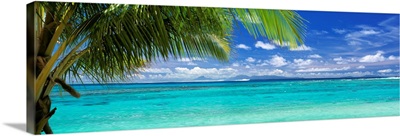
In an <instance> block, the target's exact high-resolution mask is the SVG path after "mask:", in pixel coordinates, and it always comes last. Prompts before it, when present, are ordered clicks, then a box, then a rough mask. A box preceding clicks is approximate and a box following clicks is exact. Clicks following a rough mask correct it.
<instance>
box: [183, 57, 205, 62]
mask: <svg viewBox="0 0 400 136" xmlns="http://www.w3.org/2000/svg"><path fill="white" fill-rule="evenodd" d="M194 60H196V61H201V60H203V59H202V58H198V57H193V58H179V59H178V61H179V62H191V61H194Z"/></svg>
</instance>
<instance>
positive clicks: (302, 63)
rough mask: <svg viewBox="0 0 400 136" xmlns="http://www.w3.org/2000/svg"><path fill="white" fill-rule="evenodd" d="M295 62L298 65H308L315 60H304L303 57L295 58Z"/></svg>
mask: <svg viewBox="0 0 400 136" xmlns="http://www.w3.org/2000/svg"><path fill="white" fill-rule="evenodd" d="M293 62H294V63H295V64H296V65H297V66H307V65H310V64H311V63H312V62H313V61H312V60H310V59H307V60H303V59H294V60H293Z"/></svg>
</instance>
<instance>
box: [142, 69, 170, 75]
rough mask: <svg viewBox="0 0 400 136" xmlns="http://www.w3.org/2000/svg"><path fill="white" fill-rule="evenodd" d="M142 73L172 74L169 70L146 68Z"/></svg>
mask: <svg viewBox="0 0 400 136" xmlns="http://www.w3.org/2000/svg"><path fill="white" fill-rule="evenodd" d="M142 72H143V73H161V74H162V73H172V71H171V69H169V68H146V69H144V70H143V71H142Z"/></svg>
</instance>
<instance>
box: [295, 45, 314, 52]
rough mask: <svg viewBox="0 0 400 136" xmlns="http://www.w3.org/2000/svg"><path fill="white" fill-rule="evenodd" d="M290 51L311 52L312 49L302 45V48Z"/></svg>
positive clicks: (298, 47)
mask: <svg viewBox="0 0 400 136" xmlns="http://www.w3.org/2000/svg"><path fill="white" fill-rule="evenodd" d="M290 50H291V51H311V50H312V48H311V47H309V46H306V45H304V44H302V45H300V46H297V48H291V49H290Z"/></svg>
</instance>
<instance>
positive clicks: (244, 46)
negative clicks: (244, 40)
mask: <svg viewBox="0 0 400 136" xmlns="http://www.w3.org/2000/svg"><path fill="white" fill-rule="evenodd" d="M236 48H239V49H244V50H251V47H249V46H247V45H244V44H239V45H236Z"/></svg>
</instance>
